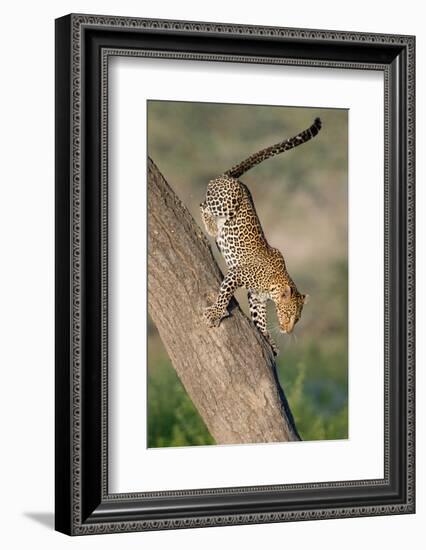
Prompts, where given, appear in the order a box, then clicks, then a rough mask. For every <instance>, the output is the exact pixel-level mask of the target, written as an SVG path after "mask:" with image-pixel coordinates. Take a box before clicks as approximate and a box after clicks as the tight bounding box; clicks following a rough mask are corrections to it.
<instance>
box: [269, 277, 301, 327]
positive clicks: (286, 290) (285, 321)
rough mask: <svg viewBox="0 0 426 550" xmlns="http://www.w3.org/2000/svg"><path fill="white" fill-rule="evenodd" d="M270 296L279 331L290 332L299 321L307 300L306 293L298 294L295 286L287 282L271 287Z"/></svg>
mask: <svg viewBox="0 0 426 550" xmlns="http://www.w3.org/2000/svg"><path fill="white" fill-rule="evenodd" d="M271 298H272V299H273V301H274V302H275V307H276V309H277V317H278V322H279V325H280V331H281V332H282V333H283V334H290V333H291V332H293V329H294V327H295V325H296V323H297V322H298V321H299V319H300V317H301V315H302V310H303V306H304V305H305V304H306V303H307V302H308V300H309V295H308V294H300V292H299V291H298V290H297V288H296V287H295V286H290V285H288V284H283V285H277V286H274V287H272V288H271Z"/></svg>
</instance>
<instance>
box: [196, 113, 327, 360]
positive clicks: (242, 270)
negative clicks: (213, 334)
mask: <svg viewBox="0 0 426 550" xmlns="http://www.w3.org/2000/svg"><path fill="white" fill-rule="evenodd" d="M321 127H322V123H321V119H320V118H315V120H314V122H313V124H312V125H311V126H310V127H309V128H307V129H306V130H303V131H302V132H300V133H298V134H297V135H295V136H293V137H291V138H287V139H285V140H283V141H280V142H279V143H276V144H275V145H272V146H269V147H266V148H265V149H262V150H260V151H258V152H256V153H254V154H252V155H250V156H249V157H248V158H246V159H245V160H243V161H242V162H240V163H238V164H236V165H235V166H233V167H232V168H230V169H229V170H227V171H226V172H224V173H223V174H222V175H220V176H219V177H216V178H214V179H212V180H210V181H209V182H208V185H207V191H206V194H205V200H204V202H202V203H201V204H200V213H201V219H202V221H203V223H204V226H205V229H206V232H207V233H208V235H210V236H211V237H213V238H214V239H215V241H216V244H217V247H218V249H219V250H220V252H221V254H222V256H223V258H224V260H225V263H226V267H227V273H226V275H225V277H224V279H223V281H222V283H221V285H220V288H219V292H218V294H217V296H216V299H215V300H214V303H213V304H212V305H206V307H204V309H203V314H202V315H203V319H204V321H205V323H206V324H207V326H208V327H210V328H214V327H218V326H219V325H220V323H221V321H222V319H224V318H225V317H228V316H229V312H228V306H229V302H230V300H231V298H232V297H233V295H234V293H235V291H236V290H237V289H238V288H240V287H243V288H245V289H246V290H247V297H248V305H249V311H250V316H251V320H252V322H253V323H254V325H255V327H256V328H257V329H258V330H259V332H260V333H261V334H262V335H263V336H264V338H266V340H267V342H269V344H270V346H271V348H272V351H273V354H274V355H275V356H276V355H278V353H279V348H278V346H277V344H276V343H275V341H274V340H273V338H272V337H271V335H270V334H269V331H268V328H267V302H268V301H272V302H273V303H274V304H275V309H276V314H277V319H278V324H279V331H280V333H282V334H287V335H288V334H291V333H292V332H293V330H294V327H295V325H296V324H297V323H298V322H299V320H300V318H301V315H302V310H303V306H304V305H305V304H306V303H307V302H308V300H309V295H308V294H302V293H301V292H299V290H298V289H297V286H296V284H295V283H294V281H293V279H292V278H291V277H290V275H289V273H288V271H287V267H286V262H285V260H284V256H283V254H282V253H281V252H280V251H279V250H278V249H277V248H273V247H272V246H270V245H269V243H268V241H267V240H266V237H265V234H264V231H263V229H262V226H261V223H260V221H259V217H258V215H257V212H256V208H255V205H254V202H253V198H252V195H251V193H250V190H249V189H248V187H247V186H246V185H245V184H244V183H243V182H242V181H240V179H239V178H240V177H241V176H242V175H243V174H245V173H246V172H247V171H248V170H250V169H251V168H253V167H254V166H256V165H258V164H259V163H261V162H263V161H265V160H267V159H269V158H271V157H274V156H276V155H278V154H281V153H284V152H285V151H289V150H290V149H293V148H295V147H298V146H299V145H302V144H303V143H306V142H307V141H309V140H311V139H312V138H314V137H315V136H316V135H317V134H318V133H319V131H320V130H321Z"/></svg>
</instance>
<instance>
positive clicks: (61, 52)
mask: <svg viewBox="0 0 426 550" xmlns="http://www.w3.org/2000/svg"><path fill="white" fill-rule="evenodd" d="M104 30H108V31H112V32H113V33H115V34H116V36H118V35H119V34H120V33H121V34H123V33H124V35H127V36H130V34H131V35H132V38H134V37H135V36H136V35H138V34H139V33H140V35H141V36H144V37H148V38H149V37H153V36H158V35H163V34H166V35H167V36H168V37H169V38H170V39H173V37H175V38H176V39H178V38H179V36H185V37H188V36H190V37H194V36H199V37H201V39H202V38H203V37H205V36H209V37H215V38H218V39H220V37H224V36H226V37H230V38H232V39H235V40H236V41H238V44H244V41H245V40H251V39H261V40H264V41H266V42H268V41H274V42H275V43H277V44H279V43H280V41H281V42H283V43H288V42H291V43H292V44H301V45H303V44H308V45H309V44H311V45H312V44H316V45H318V44H324V45H325V47H327V48H328V51H333V47H334V46H335V47H336V48H337V47H338V48H340V49H341V51H342V52H343V51H346V50H345V48H347V51H349V50H351V51H352V52H353V53H352V54H351V55H352V58H350V57H349V58H348V60H346V59H325V58H324V59H321V58H315V57H311V58H309V57H298V56H293V57H291V56H282V57H281V56H278V55H277V56H268V55H253V54H237V55H236V54H231V53H209V52H198V53H197V52H194V51H185V50H179V51H178V50H176V51H172V50H170V49H167V48H164V49H155V48H141V47H139V48H132V47H129V46H128V45H125V46H123V47H120V46H119V45H118V46H117V44H116V42H117V41H115V43H114V44H112V43H111V44H109V43H108V39H107V40H106V42H107V43H106V44H101V45H99V44H96V48H98V49H99V50H100V51H99V52H98V54H99V55H98V56H97V57H96V55H95V54H94V53H93V52H94V51H95V49H96V48H95V46H89V38H88V36H89V32H91V33H92V35H91V36H92V37H96V32H97V31H104ZM56 36H57V132H58V134H57V155H58V156H57V165H58V167H57V174H56V181H57V183H56V185H57V196H58V194H61V195H66V194H67V192H68V196H63V197H62V199H61V200H60V201H59V204H58V205H57V215H58V216H63V215H65V214H66V213H68V216H69V225H68V227H67V226H66V225H62V224H61V222H60V221H58V219H57V243H58V245H59V246H62V248H63V246H65V244H64V243H65V242H66V240H67V239H68V245H67V247H66V249H65V250H62V251H59V250H57V255H59V259H58V260H57V261H58V266H57V267H58V271H57V280H59V285H58V286H59V287H60V290H59V294H57V302H58V305H59V309H58V311H57V330H58V332H61V333H62V332H63V331H64V330H66V331H67V334H66V335H65V336H61V337H60V338H59V340H57V342H58V348H59V351H58V353H57V362H56V373H57V379H58V381H59V382H58V383H57V390H56V392H57V393H56V397H57V411H56V414H57V450H56V453H57V464H59V466H58V468H57V470H58V473H57V480H56V483H57V497H56V500H57V512H56V513H57V529H58V530H61V531H63V532H66V533H69V534H74V535H83V534H91V533H112V532H125V531H141V530H155V529H177V528H188V527H201V526H213V525H230V524H232V525H236V524H246V523H264V522H282V521H301V520H308V519H326V518H336V517H359V516H370V515H384V514H396V513H398V514H402V513H412V512H414V322H415V314H414V246H415V242H414V223H415V220H414V200H415V192H414V169H415V161H414V155H415V144H414V134H415V113H414V109H415V92H414V80H415V57H414V50H415V39H414V37H412V36H397V35H381V34H364V33H346V32H342V31H330V30H308V29H286V28H279V27H253V26H245V25H229V24H218V23H202V22H187V21H168V20H152V19H136V18H122V17H108V16H96V15H70V16H67V17H65V18H62V19H59V20H57V35H56ZM94 40H96V38H95V39H94ZM118 42H120V40H118ZM360 45H362V46H365V45H368V46H369V47H370V48H372V49H374V50H375V51H377V52H386V54H387V56H388V59H386V56H384V58H385V61H383V62H378V61H375V60H374V59H373V60H371V59H368V56H367V57H365V58H364V59H362V60H360V61H356V52H357V51H358V50H357V48H359V46H360ZM336 52H337V49H336ZM117 55H119V56H140V57H158V58H161V57H163V58H164V57H165V58H169V59H176V60H178V59H191V60H200V61H201V60H202V61H211V62H215V61H224V60H226V61H231V62H240V63H274V64H283V65H290V64H292V65H301V66H314V67H335V68H342V69H368V70H378V71H383V72H384V77H385V98H384V101H385V197H384V201H385V319H384V323H385V476H384V479H383V480H363V481H360V482H353V481H342V482H336V483H314V484H297V485H284V486H282V485H280V486H270V487H240V488H229V489H213V490H201V489H200V490H195V491H170V492H158V493H130V494H109V493H108V475H107V420H108V419H107V402H108V376H107V368H108V353H107V339H108V333H107V332H108V331H107V315H108V301H107V298H108V269H107V267H108V242H107V231H108V216H107V200H108V197H107V195H108V172H107V161H108V156H107V123H108V99H107V98H108V93H107V92H108V84H107V83H108V78H107V77H108V59H109V58H110V57H111V56H117ZM336 55H337V54H336ZM89 56H92V57H91V59H90V60H89ZM354 56H355V59H354V58H353V57H354ZM382 57H383V56H382ZM95 58H96V60H97V61H96V62H97V63H98V66H99V67H98V70H99V82H100V94H101V97H100V102H99V107H100V113H101V114H100V118H99V121H98V126H99V127H98V128H95V129H96V130H98V131H99V135H100V150H99V163H100V169H99V185H100V194H99V197H98V198H99V205H100V206H99V208H100V214H99V218H97V221H98V224H99V236H100V257H99V279H100V281H99V289H100V296H101V297H100V301H99V327H98V328H99V346H100V354H99V357H100V366H99V375H100V376H99V378H100V379H99V389H100V393H101V398H100V400H99V415H98V417H97V423H98V429H99V434H100V436H99V437H100V439H99V442H100V448H99V451H98V455H99V456H98V455H97V457H96V462H97V463H99V464H98V465H99V468H95V469H94V470H93V471H92V472H95V473H97V472H98V473H99V478H98V479H97V481H96V482H93V483H92V482H90V484H89V485H88V483H87V479H88V476H87V473H86V470H85V469H87V468H88V466H85V465H84V461H85V460H86V459H85V456H84V453H83V452H82V451H83V449H84V451H85V453H86V454H87V453H89V454H90V452H91V451H90V450H89V449H88V447H87V441H85V433H84V423H85V422H86V421H87V411H85V409H84V403H85V400H86V399H87V393H86V392H87V391H89V390H88V389H87V387H86V385H87V382H86V379H85V375H84V368H85V354H86V353H87V352H86V351H85V348H84V345H85V343H86V345H89V344H87V340H86V342H85V338H87V335H86V334H85V332H84V322H85V315H86V303H85V300H86V299H87V298H86V295H85V284H86V282H85V281H86V278H87V269H89V266H88V260H87V258H88V256H87V251H88V249H89V247H88V245H87V244H86V241H87V232H88V231H92V230H93V227H92V226H91V225H90V223H89V220H88V218H87V212H86V210H85V196H86V193H87V189H86V188H85V187H84V185H85V182H87V181H88V179H87V178H88V176H87V173H85V170H86V171H87V147H88V145H89V144H88V140H87V137H86V136H85V131H86V129H85V125H86V126H87V124H89V123H88V122H87V117H88V116H90V115H88V113H89V106H90V105H93V102H94V101H96V99H93V100H91V101H92V103H91V104H89V95H90V94H91V93H92V90H91V88H90V86H91V84H90V83H88V80H89V79H88V77H87V73H85V71H87V67H88V66H89V65H90V63H93V59H95ZM64 63H65V64H64ZM64 80H66V82H65V88H64V87H63V84H64ZM398 102H401V105H405V106H406V119H405V120H403V121H402V122H403V125H402V127H403V128H404V133H403V135H402V136H398V135H397V134H396V132H397V128H396V126H395V125H396V121H395V118H394V116H393V113H394V111H395V109H397V108H398V105H397V103H398ZM67 106H68V107H67ZM400 107H401V106H400ZM67 108H68V116H69V120H68V121H67V122H66V123H65V127H62V126H61V124H63V120H64V117H65V118H66V117H67V115H66V114H65V112H66V109H67ZM400 111H401V108H400ZM404 124H405V127H404ZM67 147H68V151H70V154H69V155H67V153H66V149H67ZM395 151H398V155H397V157H398V158H395ZM395 162H396V163H397V166H396V165H395ZM64 178H65V179H67V178H68V180H67V181H68V187H67V185H64ZM395 178H398V184H399V186H398V189H397V192H398V193H399V195H398V197H399V200H400V201H402V202H400V203H398V204H396V203H395V196H394V194H395V190H393V187H392V185H394V184H395V181H396V180H395V181H394V179H395ZM404 182H405V187H403V185H402V184H403V183H404ZM86 185H87V183H86ZM397 211H398V212H397ZM395 231H396V232H397V234H395ZM398 232H399V233H398ZM398 239H399V240H398ZM398 243H399V244H398ZM397 245H398V247H399V248H398V247H397ZM396 248H397V249H396ZM400 248H401V249H400ZM395 254H399V255H401V254H402V255H403V258H402V260H401V261H402V264H401V268H400V269H398V273H397V274H396V275H395V273H394V271H395V269H394V271H392V269H393V268H392V266H393V265H394V264H393V262H394V261H395ZM66 259H68V261H65V260H66ZM64 262H65V265H64ZM400 271H401V273H400ZM402 272H403V273H405V281H401V276H402ZM395 277H396V279H395ZM67 281H68V283H69V287H68V288H66V287H67V285H66V282H67ZM62 283H65V284H64V285H63V284H62ZM395 284H396V285H398V284H400V285H402V287H401V292H405V296H402V298H401V300H402V305H403V307H404V311H399V314H400V316H401V321H399V322H400V323H402V327H399V324H398V325H397V328H398V327H399V329H398V330H400V332H399V333H398V334H400V336H401V339H402V338H405V341H403V342H402V341H401V342H398V345H397V346H396V345H395V343H394V342H393V341H392V340H391V332H392V330H393V329H395V327H394V326H393V325H392V322H393V321H392V319H391V312H392V311H393V310H392V307H393V308H395V305H394V306H392V296H391V292H390V290H391V289H392V288H394V287H393V285H395ZM398 288H399V287H398ZM57 292H58V290H57ZM66 300H68V303H69V304H70V306H69V311H68V313H69V315H66V314H65V313H64V311H62V310H61V305H63V304H64V303H65V301H66ZM401 347H402V348H403V349H400V348H401ZM396 348H398V349H396ZM68 352H69V354H68ZM396 355H397V356H398V360H399V361H402V363H401V365H400V366H399V367H398V368H399V371H398V373H399V375H400V376H403V377H404V385H405V388H404V391H405V393H404V396H403V397H404V399H403V403H401V406H402V405H404V406H405V409H406V413H405V418H404V419H403V420H404V426H401V428H400V431H399V432H398V433H397V434H396V433H395V428H394V427H395V426H396V424H395V422H396V421H395V419H393V420H392V414H393V411H392V409H393V408H394V407H395V387H394V386H392V380H393V377H394V376H395V373H394V372H393V371H392V369H391V362H392V358H394V361H395V358H396ZM64 361H65V362H66V365H64ZM86 368H87V367H86ZM393 368H394V367H393ZM394 384H395V382H394ZM64 389H66V390H67V391H68V392H69V401H67V400H65V402H63V395H64ZM92 389H93V388H91V389H90V391H91V390H92ZM403 408H404V407H403ZM67 421H68V428H69V429H68V430H66V433H64V434H63V433H59V431H58V426H59V427H60V429H61V432H62V431H63V429H64V426H65V425H66V423H67ZM395 437H397V438H399V439H401V438H402V439H401V441H402V443H403V444H404V446H405V451H406V453H405V461H406V468H405V470H404V471H401V472H399V475H400V476H402V477H403V478H405V479H403V480H402V481H401V480H399V482H400V485H401V486H400V490H399V492H398V495H399V497H398V498H397V497H394V498H393V500H392V499H390V498H389V499H388V501H386V499H385V500H384V501H383V503H382V504H380V505H376V504H375V505H369V504H368V503H366V504H364V505H362V506H360V505H358V504H357V505H353V506H345V505H336V506H335V505H333V501H332V504H331V506H320V507H317V508H314V507H313V505H312V504H311V505H309V503H307V506H306V509H305V510H303V511H300V510H299V511H297V510H291V509H287V507H286V506H284V507H283V508H284V509H283V510H274V511H258V510H253V511H252V512H249V513H228V514H221V513H220V510H219V509H218V512H217V513H215V514H210V515H205V514H200V515H197V514H195V513H194V514H191V515H188V516H183V517H178V518H175V519H170V518H168V517H164V518H160V519H157V518H155V519H149V516H146V517H147V519H145V516H144V512H143V510H142V509H141V511H140V513H139V515H138V514H136V515H134V517H132V519H130V517H129V514H127V515H126V513H124V512H123V510H125V509H126V506H133V508H135V507H137V505H138V503H140V502H141V501H143V499H146V498H148V497H149V498H158V497H163V498H164V497H169V498H170V499H172V498H176V497H177V496H178V497H197V496H206V497H208V496H212V495H216V496H217V495H227V494H228V495H229V494H232V495H239V496H240V497H244V495H248V494H253V493H260V492H265V491H269V492H271V493H274V492H275V493H276V492H279V493H285V492H287V493H294V492H295V491H297V492H300V491H302V492H303V491H304V492H306V491H307V490H315V491H317V490H327V491H333V492H336V494H337V492H338V491H339V490H348V489H350V488H351V489H360V490H362V488H370V490H373V488H374V487H376V488H379V487H383V488H385V487H390V486H391V485H394V484H395V480H394V479H393V478H392V475H393V476H394V475H395V472H393V474H392V464H393V462H392V461H393V460H394V458H392V453H393V452H395V449H394V448H393V447H392V440H393V439H395ZM64 483H68V485H69V489H66V490H64V489H63V488H62V489H61V488H58V487H59V485H61V486H62V485H63V484H64ZM402 489H403V490H402ZM401 491H402V492H401ZM88 495H89V496H88ZM402 496H404V498H403V499H402V501H401V497H402ZM95 503H97V504H98V505H97V506H95ZM259 509H260V508H259ZM89 512H90V513H89ZM122 517H124V518H125V519H124V520H122V521H121V520H120V518H122Z"/></svg>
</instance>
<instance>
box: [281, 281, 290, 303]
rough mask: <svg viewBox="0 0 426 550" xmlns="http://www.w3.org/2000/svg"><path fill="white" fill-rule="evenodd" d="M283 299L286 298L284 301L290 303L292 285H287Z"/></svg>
mask: <svg viewBox="0 0 426 550" xmlns="http://www.w3.org/2000/svg"><path fill="white" fill-rule="evenodd" d="M282 297H283V298H284V300H285V301H286V302H288V301H289V300H290V298H291V286H290V285H285V286H284V291H283V293H282Z"/></svg>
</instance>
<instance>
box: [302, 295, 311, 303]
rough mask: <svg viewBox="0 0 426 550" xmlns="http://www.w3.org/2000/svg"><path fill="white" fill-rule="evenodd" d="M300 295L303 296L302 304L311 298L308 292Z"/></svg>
mask: <svg viewBox="0 0 426 550" xmlns="http://www.w3.org/2000/svg"><path fill="white" fill-rule="evenodd" d="M302 297H303V303H304V304H307V303H308V302H309V300H310V299H311V297H310V296H309V294H303V295H302Z"/></svg>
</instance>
